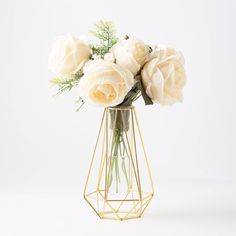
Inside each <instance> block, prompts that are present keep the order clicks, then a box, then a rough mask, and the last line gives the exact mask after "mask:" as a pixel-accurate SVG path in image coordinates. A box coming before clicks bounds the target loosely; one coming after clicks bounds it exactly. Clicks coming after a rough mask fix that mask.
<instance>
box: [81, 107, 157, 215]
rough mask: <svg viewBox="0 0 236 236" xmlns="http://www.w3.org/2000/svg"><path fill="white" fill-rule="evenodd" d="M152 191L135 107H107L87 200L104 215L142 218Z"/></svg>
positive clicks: (85, 191) (89, 177) (98, 213)
mask: <svg viewBox="0 0 236 236" xmlns="http://www.w3.org/2000/svg"><path fill="white" fill-rule="evenodd" d="M153 194H154V189H153V182H152V177H151V173H150V167H149V163H148V159H147V155H146V151H145V149H144V144H143V139H142V135H141V131H140V127H139V124H138V120H137V114H136V111H135V108H134V107H133V106H123V107H108V108H105V109H104V113H103V116H102V121H101V125H100V129H99V132H98V137H97V141H96V145H95V148H94V152H93V157H92V161H91V163H90V167H89V171H88V176H87V179H86V183H85V188H84V198H85V200H86V201H87V202H88V203H89V205H90V206H91V207H92V208H93V210H94V211H95V212H96V214H97V215H98V216H99V217H100V218H101V219H114V220H126V219H134V218H140V217H141V216H142V214H143V212H144V211H145V209H146V207H147V206H148V204H149V203H150V201H151V199H152V197H153Z"/></svg>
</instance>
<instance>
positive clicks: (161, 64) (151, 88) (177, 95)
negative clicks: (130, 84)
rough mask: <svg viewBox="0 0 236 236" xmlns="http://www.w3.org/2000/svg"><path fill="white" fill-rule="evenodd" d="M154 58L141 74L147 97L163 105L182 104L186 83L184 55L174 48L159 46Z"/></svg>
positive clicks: (153, 54) (154, 52)
mask: <svg viewBox="0 0 236 236" xmlns="http://www.w3.org/2000/svg"><path fill="white" fill-rule="evenodd" d="M152 56H153V59H151V60H150V61H149V62H148V63H146V64H145V66H144V68H143V70H142V72H141V74H142V82H143V85H144V87H145V89H146V93H147V95H148V96H149V97H150V98H151V99H152V100H153V102H156V103H159V104H161V105H172V104H173V103H175V102H181V101H182V100H183V96H182V89H183V87H184V85H185V82H186V76H185V70H184V58H183V55H182V54H181V52H179V51H177V50H176V49H174V48H171V47H165V46H157V47H156V48H155V49H154V51H153V53H152Z"/></svg>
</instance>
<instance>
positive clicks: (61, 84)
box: [49, 72, 83, 95]
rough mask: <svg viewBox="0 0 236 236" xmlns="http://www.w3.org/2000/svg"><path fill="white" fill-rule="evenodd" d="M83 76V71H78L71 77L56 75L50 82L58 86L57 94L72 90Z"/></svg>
mask: <svg viewBox="0 0 236 236" xmlns="http://www.w3.org/2000/svg"><path fill="white" fill-rule="evenodd" d="M82 76H83V73H81V72H78V73H76V74H74V75H71V78H70V79H65V78H62V77H55V78H53V79H51V80H50V81H49V82H50V83H52V84H53V85H57V86H58V92H57V95H59V94H61V93H63V92H65V91H70V90H71V89H72V88H73V87H75V86H77V85H78V83H79V81H80V79H81V77H82Z"/></svg>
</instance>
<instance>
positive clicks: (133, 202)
mask: <svg viewBox="0 0 236 236" xmlns="http://www.w3.org/2000/svg"><path fill="white" fill-rule="evenodd" d="M91 32H92V34H93V36H95V37H94V38H95V40H93V41H92V42H91V43H88V42H87V41H86V40H84V39H83V38H82V37H75V36H71V35H65V36H60V37H58V38H57V40H56V41H55V44H54V45H53V48H52V51H51V53H50V56H49V62H48V65H49V69H51V71H52V72H53V73H55V75H56V77H55V78H53V79H52V80H51V81H50V82H51V83H53V84H55V85H57V86H58V93H62V92H64V91H70V90H71V89H72V88H76V89H78V95H79V96H78V100H77V102H78V108H77V110H79V109H80V108H81V107H82V106H83V105H84V104H85V103H87V102H88V103H92V104H95V105H98V106H101V107H104V114H103V117H102V122H101V125H100V129H99V134H98V138H97V142H96V145H95V149H94V152H93V158H92V162H91V165H90V168H89V173H88V177H87V180H86V184H85V191H84V197H85V199H86V200H87V202H88V203H89V204H90V206H91V207H92V208H93V209H94V210H95V212H96V213H97V214H98V216H99V217H100V218H108V219H119V220H123V219H130V218H137V217H141V215H142V213H143V212H144V210H145V209H146V207H147V205H148V204H149V202H150V201H151V199H152V197H153V193H154V190H153V183H152V178H151V173H150V167H149V164H148V160H147V156H146V151H145V149H144V145H143V140H142V136H141V131H140V127H139V125H138V120H137V114H136V111H135V108H134V106H133V103H134V102H135V101H136V100H137V99H139V98H143V100H144V103H145V105H152V104H153V103H157V104H160V105H172V104H174V103H176V102H180V101H182V99H183V97H182V89H183V87H184V85H185V81H186V76H185V70H184V58H183V55H182V54H181V52H180V51H178V50H176V49H175V48H173V47H167V46H163V45H157V46H153V47H151V46H149V45H147V44H145V43H144V42H143V41H141V40H137V39H133V38H129V36H125V37H124V39H118V38H117V36H116V34H115V33H116V32H115V28H114V26H113V25H112V23H111V22H107V21H100V22H98V23H97V24H95V27H94V30H93V31H91ZM141 157H143V158H141ZM96 160H97V161H98V163H97V164H95V162H96ZM142 160H143V161H144V162H143V163H141V162H142ZM144 169H145V170H146V174H144V172H145V171H144ZM143 179H145V181H143ZM146 183H149V187H147V188H145V186H144V185H145V184H146Z"/></svg>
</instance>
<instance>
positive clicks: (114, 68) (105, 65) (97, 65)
mask: <svg viewBox="0 0 236 236" xmlns="http://www.w3.org/2000/svg"><path fill="white" fill-rule="evenodd" d="M83 72H84V76H83V77H82V78H81V80H80V83H79V90H80V95H81V97H82V98H83V99H84V100H85V101H89V102H91V103H93V104H97V105H100V106H103V107H107V106H115V105H118V104H120V103H121V102H122V101H123V100H124V98H125V96H126V94H127V93H128V92H129V91H130V89H131V88H132V86H133V84H134V79H133V75H132V74H131V73H130V72H129V71H128V70H126V69H124V68H121V67H120V66H118V65H116V64H114V63H112V62H108V61H105V60H102V59H97V60H93V61H92V60H91V61H89V62H88V63H86V65H85V67H84V70H83Z"/></svg>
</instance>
